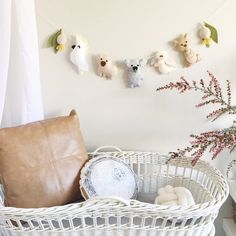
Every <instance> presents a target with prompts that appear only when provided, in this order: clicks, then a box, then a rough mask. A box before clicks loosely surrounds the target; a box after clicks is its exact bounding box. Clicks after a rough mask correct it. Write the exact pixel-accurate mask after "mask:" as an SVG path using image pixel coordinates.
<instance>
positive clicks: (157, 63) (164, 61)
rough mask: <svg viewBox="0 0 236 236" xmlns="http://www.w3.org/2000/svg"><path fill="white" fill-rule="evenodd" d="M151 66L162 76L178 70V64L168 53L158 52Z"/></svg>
mask: <svg viewBox="0 0 236 236" xmlns="http://www.w3.org/2000/svg"><path fill="white" fill-rule="evenodd" d="M150 65H151V66H153V67H155V68H156V69H158V71H159V72H160V73H161V74H168V73H170V72H171V71H173V70H175V69H176V63H175V62H174V61H173V60H172V59H171V58H170V57H169V56H168V54H167V52H166V51H158V52H156V53H155V55H154V57H153V58H152V59H151V62H150Z"/></svg>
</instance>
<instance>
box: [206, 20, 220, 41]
mask: <svg viewBox="0 0 236 236" xmlns="http://www.w3.org/2000/svg"><path fill="white" fill-rule="evenodd" d="M204 24H205V26H206V27H207V28H208V29H209V30H210V31H211V39H212V40H213V41H214V42H215V43H218V32H217V29H216V28H215V27H214V26H212V25H209V24H207V23H206V22H205V23H204Z"/></svg>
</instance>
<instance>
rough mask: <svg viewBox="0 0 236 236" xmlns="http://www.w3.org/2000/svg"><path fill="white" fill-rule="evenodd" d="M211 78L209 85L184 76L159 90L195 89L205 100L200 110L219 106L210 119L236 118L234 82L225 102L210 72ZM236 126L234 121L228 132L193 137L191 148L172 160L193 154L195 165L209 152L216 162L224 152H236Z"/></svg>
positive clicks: (180, 151) (227, 82)
mask: <svg viewBox="0 0 236 236" xmlns="http://www.w3.org/2000/svg"><path fill="white" fill-rule="evenodd" d="M208 75H209V81H208V83H207V81H204V80H203V79H201V80H200V81H199V82H197V81H192V82H188V81H187V80H186V79H185V78H184V77H181V78H180V81H178V82H174V83H173V82H170V83H169V84H166V85H164V86H162V87H159V88H157V91H162V90H173V89H176V90H178V91H179V93H185V92H187V91H192V90H194V91H199V92H201V93H203V96H202V98H201V101H200V102H199V103H198V104H197V105H196V107H197V108H199V107H203V106H206V105H209V104H213V105H218V106H219V107H218V108H217V109H215V110H213V111H212V112H210V113H209V114H208V115H207V118H208V119H211V120H212V121H214V120H216V119H218V118H219V117H220V116H222V115H224V114H228V115H235V114H236V106H233V105H231V86H230V81H228V80H227V81H226V87H227V89H226V99H225V98H224V95H223V92H222V89H221V86H220V83H219V81H218V80H217V79H216V78H215V77H214V76H213V74H211V73H210V72H209V71H208ZM235 124H236V121H233V124H232V125H231V126H230V127H228V128H226V129H222V130H215V131H209V132H204V133H201V134H199V135H194V134H192V135H190V137H191V140H190V145H189V146H187V147H185V148H183V149H177V151H176V152H170V156H171V158H177V157H182V156H185V155H187V154H189V155H190V156H191V157H192V164H193V165H195V164H196V163H197V161H198V160H199V159H200V158H201V157H202V156H203V155H204V153H205V152H206V151H207V150H208V151H209V152H210V153H211V155H212V159H215V158H216V157H217V156H218V155H219V153H221V152H222V151H223V150H224V149H229V150H230V151H231V152H232V151H233V150H234V149H235V147H236V126H235Z"/></svg>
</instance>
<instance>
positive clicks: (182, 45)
mask: <svg viewBox="0 0 236 236" xmlns="http://www.w3.org/2000/svg"><path fill="white" fill-rule="evenodd" d="M174 46H175V47H176V48H177V50H179V51H181V52H183V54H184V58H185V61H186V64H187V66H191V65H193V64H194V63H197V62H199V61H200V56H199V54H198V53H196V52H194V51H193V50H192V49H191V48H190V46H189V39H188V36H187V34H184V35H181V36H180V37H179V38H177V39H176V40H174Z"/></svg>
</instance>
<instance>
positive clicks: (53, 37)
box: [48, 29, 61, 49]
mask: <svg viewBox="0 0 236 236" xmlns="http://www.w3.org/2000/svg"><path fill="white" fill-rule="evenodd" d="M60 33H61V29H60V30H58V31H57V32H56V33H54V34H52V35H51V36H50V37H49V39H48V47H53V48H54V49H56V47H57V45H58V43H57V37H58V36H59V34H60Z"/></svg>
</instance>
